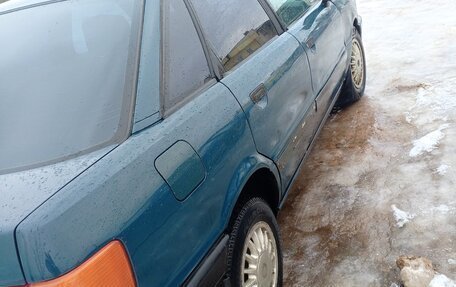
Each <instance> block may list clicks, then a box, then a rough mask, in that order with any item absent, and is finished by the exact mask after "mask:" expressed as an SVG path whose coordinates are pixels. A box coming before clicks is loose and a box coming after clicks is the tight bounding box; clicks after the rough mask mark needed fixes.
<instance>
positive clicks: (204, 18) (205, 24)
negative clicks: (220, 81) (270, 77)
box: [191, 0, 277, 71]
mask: <svg viewBox="0 0 456 287" xmlns="http://www.w3.org/2000/svg"><path fill="white" fill-rule="evenodd" d="M191 2H192V4H193V7H194V9H195V11H196V14H197V15H198V18H199V21H200V22H201V26H202V28H203V31H204V32H205V34H206V37H207V40H208V42H209V43H210V45H211V46H212V48H213V49H214V52H215V53H216V54H217V56H218V57H219V59H220V62H221V63H222V64H223V67H224V68H225V71H229V70H231V69H232V68H233V67H235V66H236V65H237V64H239V63H241V62H242V61H243V60H245V59H246V58H248V57H249V56H250V55H251V54H253V53H254V52H255V51H256V50H258V49H259V48H260V47H261V46H263V45H264V44H265V43H266V42H268V41H269V40H270V39H271V38H273V37H274V36H276V35H277V31H276V30H275V27H274V25H273V23H272V21H271V20H270V19H269V17H268V15H267V14H266V12H265V11H264V10H263V7H261V5H260V4H259V2H258V0H232V1H213V0H191Z"/></svg>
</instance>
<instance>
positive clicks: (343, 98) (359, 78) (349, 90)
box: [336, 28, 366, 108]
mask: <svg viewBox="0 0 456 287" xmlns="http://www.w3.org/2000/svg"><path fill="white" fill-rule="evenodd" d="M365 87H366V58H365V55H364V47H363V43H362V40H361V35H360V34H359V32H358V30H357V29H356V28H353V33H352V46H351V51H350V63H349V66H348V71H347V74H346V76H345V83H344V86H343V87H342V92H341V95H340V96H339V99H338V100H337V103H336V107H339V108H342V107H345V106H347V105H350V104H351V103H354V102H356V101H358V100H359V99H360V98H361V97H362V96H363V95H364V89H365Z"/></svg>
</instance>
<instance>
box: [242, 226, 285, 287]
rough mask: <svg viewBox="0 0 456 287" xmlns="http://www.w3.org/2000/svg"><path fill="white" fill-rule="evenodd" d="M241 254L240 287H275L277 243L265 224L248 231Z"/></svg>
mask: <svg viewBox="0 0 456 287" xmlns="http://www.w3.org/2000/svg"><path fill="white" fill-rule="evenodd" d="M242 254H243V255H242V266H241V279H242V286H252V287H253V286H257V287H259V286H260V287H263V286H268V287H275V286H277V269H278V258H277V243H276V240H275V237H274V234H273V233H272V230H271V228H270V227H269V225H268V224H267V223H265V222H262V221H260V222H258V223H256V224H255V225H254V226H253V227H252V228H251V229H250V231H249V234H248V235H247V238H246V240H245V243H244V250H243V253H242Z"/></svg>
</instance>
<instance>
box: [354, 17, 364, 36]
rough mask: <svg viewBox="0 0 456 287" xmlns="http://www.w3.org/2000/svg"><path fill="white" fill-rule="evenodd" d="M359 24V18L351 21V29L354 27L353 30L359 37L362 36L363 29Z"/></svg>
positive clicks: (360, 21)
mask: <svg viewBox="0 0 456 287" xmlns="http://www.w3.org/2000/svg"><path fill="white" fill-rule="evenodd" d="M361 23H362V20H361V18H359V17H357V18H355V20H354V21H353V27H355V29H356V30H357V31H358V32H359V35H360V36H362V35H363V29H362V25H361Z"/></svg>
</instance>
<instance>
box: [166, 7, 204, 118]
mask: <svg viewBox="0 0 456 287" xmlns="http://www.w3.org/2000/svg"><path fill="white" fill-rule="evenodd" d="M164 3H165V6H164V9H165V11H164V12H165V13H164V31H163V40H164V46H163V49H162V50H163V68H164V99H163V100H164V101H163V103H162V105H163V109H164V110H165V111H169V110H170V109H172V108H173V107H175V106H176V105H177V104H179V103H182V102H183V101H185V99H186V98H187V97H188V96H189V95H190V94H192V93H193V92H195V91H196V90H197V89H198V88H200V87H202V86H203V85H204V83H205V82H206V81H208V80H209V79H210V78H211V73H210V70H209V66H208V64H207V60H206V57H205V54H204V50H203V47H202V45H201V41H200V40H199V37H198V33H197V31H196V29H195V26H194V25H193V22H192V19H191V17H190V14H189V12H188V10H187V7H186V6H185V4H184V1H182V0H169V1H164Z"/></svg>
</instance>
